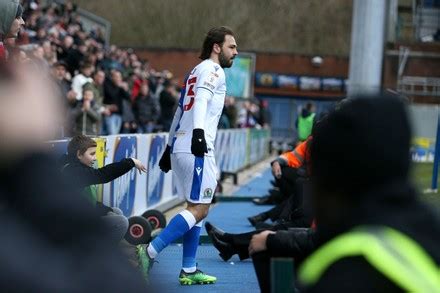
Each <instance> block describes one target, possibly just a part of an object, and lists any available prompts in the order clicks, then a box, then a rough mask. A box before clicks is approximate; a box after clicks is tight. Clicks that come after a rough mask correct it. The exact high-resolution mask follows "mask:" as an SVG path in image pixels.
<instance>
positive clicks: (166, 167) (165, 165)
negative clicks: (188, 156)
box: [159, 145, 171, 173]
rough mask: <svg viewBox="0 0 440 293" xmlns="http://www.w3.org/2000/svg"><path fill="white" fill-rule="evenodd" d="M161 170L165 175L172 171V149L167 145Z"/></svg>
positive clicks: (161, 159)
mask: <svg viewBox="0 0 440 293" xmlns="http://www.w3.org/2000/svg"><path fill="white" fill-rule="evenodd" d="M159 168H160V169H161V170H162V171H163V172H165V173H167V172H168V171H170V170H171V147H170V146H169V145H167V147H166V148H165V151H164V152H163V155H162V158H160V161H159Z"/></svg>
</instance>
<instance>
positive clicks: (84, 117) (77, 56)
mask: <svg viewBox="0 0 440 293" xmlns="http://www.w3.org/2000/svg"><path fill="white" fill-rule="evenodd" d="M21 3H22V5H23V7H24V14H23V18H24V20H25V22H26V24H25V29H24V30H23V31H22V32H21V33H20V35H19V38H18V39H16V40H15V39H10V40H9V43H6V44H5V45H6V46H8V47H9V51H10V57H9V58H10V59H12V60H14V61H16V62H23V61H26V60H32V62H33V63H34V64H35V66H37V67H38V69H41V72H50V74H51V77H52V78H53V80H54V81H55V82H56V85H57V87H58V96H59V99H60V100H62V103H63V105H64V111H65V113H63V114H64V115H63V116H64V117H65V121H64V123H63V124H62V125H60V138H61V137H70V136H73V135H76V134H86V135H111V134H118V133H151V132H158V131H168V130H169V127H170V125H171V122H172V119H173V116H174V111H175V109H176V107H177V106H178V100H179V96H180V86H179V83H178V81H177V79H176V78H174V77H173V74H172V73H171V72H170V71H168V70H163V71H156V70H155V69H153V68H152V67H151V66H150V63H149V61H148V60H142V59H141V58H139V56H138V55H137V54H136V53H135V52H134V51H133V50H132V49H122V48H118V47H117V46H115V45H106V44H105V38H104V33H103V30H102V29H101V28H100V27H98V26H97V27H96V28H93V29H92V30H90V31H86V30H85V28H84V26H83V23H82V22H81V19H80V16H79V14H78V13H77V9H76V5H75V4H73V2H72V1H65V2H64V3H56V2H49V4H48V5H47V6H43V5H42V3H41V1H38V0H33V1H32V0H24V1H21ZM14 42H15V43H14ZM269 123H270V116H269V114H268V111H267V103H265V102H264V101H261V102H260V101H258V100H256V101H246V102H242V103H236V102H235V99H234V97H227V99H226V103H225V109H224V112H223V115H222V117H221V119H220V124H219V127H220V128H236V127H257V128H260V127H268V125H269Z"/></svg>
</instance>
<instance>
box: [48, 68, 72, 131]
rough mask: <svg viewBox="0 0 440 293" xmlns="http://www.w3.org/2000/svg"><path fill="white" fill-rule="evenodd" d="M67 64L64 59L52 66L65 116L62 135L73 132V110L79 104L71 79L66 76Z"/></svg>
mask: <svg viewBox="0 0 440 293" xmlns="http://www.w3.org/2000/svg"><path fill="white" fill-rule="evenodd" d="M66 75H67V64H66V63H65V62H63V61H60V62H57V63H55V65H54V66H53V67H52V77H53V79H54V80H55V84H56V86H57V88H58V89H57V90H58V91H57V93H58V94H59V100H60V101H61V102H62V105H63V106H64V107H63V108H64V109H63V117H65V120H64V123H63V126H62V131H61V136H62V137H64V136H71V135H72V134H73V121H74V119H73V118H72V111H73V109H75V107H76V104H77V99H76V95H77V93H76V92H75V91H73V90H72V87H71V83H70V81H68V80H67V78H66Z"/></svg>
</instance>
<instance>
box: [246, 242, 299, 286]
mask: <svg viewBox="0 0 440 293" xmlns="http://www.w3.org/2000/svg"><path fill="white" fill-rule="evenodd" d="M272 257H274V256H273V255H271V254H269V253H268V252H267V251H262V252H258V253H255V254H253V255H252V262H253V264H254V269H255V274H256V275H257V279H258V285H259V286H260V290H261V292H264V293H265V292H270V289H271V269H270V265H271V264H270V262H271V258H272ZM292 266H294V262H293V258H292ZM293 269H295V268H293Z"/></svg>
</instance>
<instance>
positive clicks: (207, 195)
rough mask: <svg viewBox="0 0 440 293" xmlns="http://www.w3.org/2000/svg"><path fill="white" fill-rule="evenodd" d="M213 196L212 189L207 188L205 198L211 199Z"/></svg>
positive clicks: (204, 192)
mask: <svg viewBox="0 0 440 293" xmlns="http://www.w3.org/2000/svg"><path fill="white" fill-rule="evenodd" d="M212 194H213V193H212V189H211V188H206V189H205V191H203V198H211V197H212Z"/></svg>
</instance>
